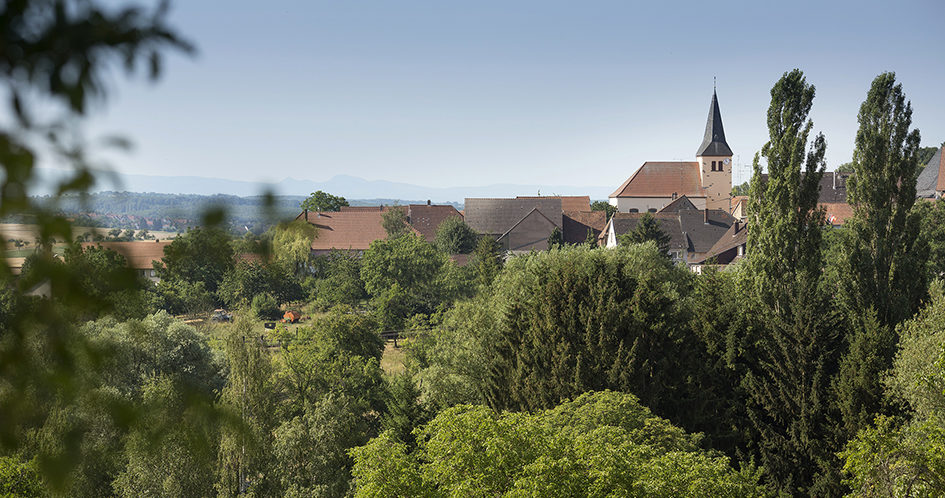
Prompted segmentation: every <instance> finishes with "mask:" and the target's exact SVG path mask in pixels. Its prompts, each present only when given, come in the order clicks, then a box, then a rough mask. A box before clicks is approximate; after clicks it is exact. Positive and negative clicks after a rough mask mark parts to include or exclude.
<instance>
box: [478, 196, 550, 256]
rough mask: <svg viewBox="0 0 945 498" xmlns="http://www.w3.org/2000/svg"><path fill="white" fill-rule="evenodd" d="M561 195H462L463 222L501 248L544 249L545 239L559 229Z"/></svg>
mask: <svg viewBox="0 0 945 498" xmlns="http://www.w3.org/2000/svg"><path fill="white" fill-rule="evenodd" d="M561 203H562V202H561V197H525V198H515V199H509V198H500V199H493V198H473V197H469V198H466V205H465V209H463V214H464V215H465V218H466V224H467V225H469V227H470V228H472V229H473V230H475V231H476V232H477V233H479V234H480V235H485V236H489V237H492V238H494V239H496V241H497V242H498V243H499V246H500V247H501V248H502V249H503V250H505V251H511V252H513V253H516V252H528V251H540V250H544V249H548V238H549V237H550V236H551V234H552V233H553V232H554V230H555V228H557V229H558V230H561V228H562V218H561V214H562V209H561Z"/></svg>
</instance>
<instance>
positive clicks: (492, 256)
mask: <svg viewBox="0 0 945 498" xmlns="http://www.w3.org/2000/svg"><path fill="white" fill-rule="evenodd" d="M471 266H472V267H473V268H475V270H476V273H475V279H476V283H477V284H478V285H479V287H480V288H483V287H488V286H490V285H492V281H493V280H495V277H496V275H498V274H499V271H500V270H501V269H502V256H501V255H500V254H499V244H498V243H497V242H496V241H495V239H493V238H492V237H489V236H484V237H480V238H479V241H478V242H476V249H475V251H474V252H473V259H472V262H471Z"/></svg>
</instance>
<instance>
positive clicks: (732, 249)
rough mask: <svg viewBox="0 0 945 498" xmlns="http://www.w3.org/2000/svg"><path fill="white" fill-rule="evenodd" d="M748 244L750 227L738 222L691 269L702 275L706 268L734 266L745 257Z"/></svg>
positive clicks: (694, 262)
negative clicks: (733, 264)
mask: <svg viewBox="0 0 945 498" xmlns="http://www.w3.org/2000/svg"><path fill="white" fill-rule="evenodd" d="M747 244H748V225H746V224H745V223H743V222H741V221H738V220H736V221H735V223H732V226H731V227H730V228H729V229H728V230H727V231H726V232H725V233H724V234H722V237H720V238H719V240H717V241H716V242H715V244H714V245H713V246H712V248H710V249H709V251H708V252H707V253H706V254H705V255H704V256H702V257H701V258H698V259H696V260H695V261H693V264H692V265H690V268H691V269H692V271H694V272H696V273H700V274H701V273H702V270H703V268H704V267H706V266H724V265H729V264H732V263H734V262H736V261H738V260H740V259H742V258H743V257H744V256H745V247H746V246H747Z"/></svg>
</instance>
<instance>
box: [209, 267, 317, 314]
mask: <svg viewBox="0 0 945 498" xmlns="http://www.w3.org/2000/svg"><path fill="white" fill-rule="evenodd" d="M261 294H268V295H270V296H271V297H273V298H274V299H275V300H276V303H277V306H278V304H281V303H285V302H288V301H293V300H296V299H300V298H301V297H302V288H301V286H300V285H299V283H298V281H297V280H296V278H295V275H293V274H292V273H291V272H289V271H287V270H286V267H285V266H282V265H280V264H267V265H263V264H260V263H257V262H255V261H253V262H249V263H246V262H241V263H239V264H237V265H236V266H234V267H233V268H232V269H231V270H229V271H227V272H226V274H225V275H224V276H223V281H222V282H220V287H219V289H217V295H218V296H219V297H220V299H221V300H222V301H223V302H224V303H226V305H227V306H230V307H234V308H235V307H238V306H244V305H248V304H250V303H251V302H253V301H254V300H255V298H256V297H258V296H259V295H261Z"/></svg>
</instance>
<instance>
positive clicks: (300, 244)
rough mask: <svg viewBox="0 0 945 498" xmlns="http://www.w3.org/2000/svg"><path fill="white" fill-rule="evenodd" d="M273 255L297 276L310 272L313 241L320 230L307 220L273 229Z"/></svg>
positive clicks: (284, 224) (292, 222)
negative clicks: (309, 264) (309, 265)
mask: <svg viewBox="0 0 945 498" xmlns="http://www.w3.org/2000/svg"><path fill="white" fill-rule="evenodd" d="M272 232H273V233H272V255H273V259H274V260H275V261H276V262H277V263H281V264H283V265H286V267H288V268H290V269H291V270H292V272H293V273H294V274H295V275H303V274H305V273H307V272H308V263H309V260H310V259H311V254H312V241H313V240H315V238H316V237H318V230H317V229H316V228H315V226H314V225H312V224H311V223H309V222H308V221H306V220H294V221H291V222H289V223H282V224H279V225H277V226H276V227H274V228H273V229H272Z"/></svg>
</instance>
